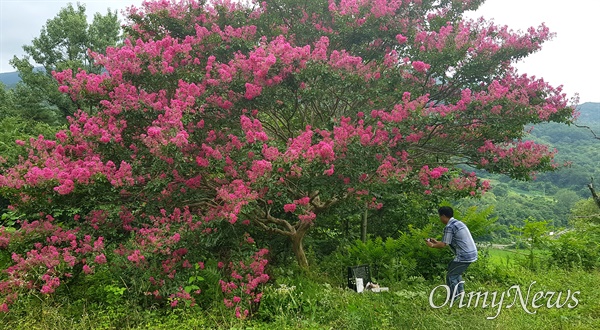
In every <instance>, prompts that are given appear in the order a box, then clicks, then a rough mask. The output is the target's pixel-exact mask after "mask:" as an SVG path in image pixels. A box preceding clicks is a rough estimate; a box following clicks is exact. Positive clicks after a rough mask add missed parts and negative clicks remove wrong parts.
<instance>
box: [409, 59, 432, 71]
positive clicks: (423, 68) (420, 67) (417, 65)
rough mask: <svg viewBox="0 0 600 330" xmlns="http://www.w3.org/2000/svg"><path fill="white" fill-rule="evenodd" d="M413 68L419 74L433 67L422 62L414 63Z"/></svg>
mask: <svg viewBox="0 0 600 330" xmlns="http://www.w3.org/2000/svg"><path fill="white" fill-rule="evenodd" d="M412 67H413V68H414V69H415V70H416V71H418V72H425V71H427V70H428V69H429V68H430V67H431V65H429V64H427V63H424V62H421V61H414V62H412Z"/></svg>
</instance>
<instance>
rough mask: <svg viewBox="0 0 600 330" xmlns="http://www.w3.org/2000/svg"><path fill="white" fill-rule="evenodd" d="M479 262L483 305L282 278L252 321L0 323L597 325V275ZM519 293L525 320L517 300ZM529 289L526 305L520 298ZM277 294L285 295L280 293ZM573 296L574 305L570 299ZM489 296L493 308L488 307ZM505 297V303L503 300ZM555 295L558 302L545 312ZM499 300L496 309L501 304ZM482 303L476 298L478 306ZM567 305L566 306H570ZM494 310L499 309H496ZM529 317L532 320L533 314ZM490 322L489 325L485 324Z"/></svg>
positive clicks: (34, 304)
mask: <svg viewBox="0 0 600 330" xmlns="http://www.w3.org/2000/svg"><path fill="white" fill-rule="evenodd" d="M489 255H490V257H489V259H488V260H489V264H488V266H486V267H484V265H485V261H484V260H481V264H480V265H477V267H472V269H471V268H469V270H468V271H467V273H466V274H465V280H466V287H465V289H466V291H467V293H469V292H481V293H483V292H488V293H489V295H488V300H487V301H488V304H487V305H486V306H484V304H483V302H482V301H481V302H480V303H478V304H475V301H474V300H473V301H472V303H471V304H470V305H467V301H466V300H465V301H464V305H465V306H463V307H462V308H460V307H458V306H453V307H449V306H448V305H444V306H442V307H441V308H433V307H432V306H431V305H430V294H431V292H432V290H433V289H434V288H436V287H437V286H439V285H440V284H443V276H444V274H440V275H439V276H438V277H436V278H434V279H431V280H425V279H423V278H421V277H412V278H408V279H407V280H405V281H402V282H394V283H381V284H382V285H385V286H389V288H390V291H389V292H381V293H372V292H364V293H356V292H354V291H352V290H349V289H347V288H341V287H336V286H332V285H331V284H328V283H327V282H326V281H325V280H324V279H323V278H322V276H320V275H319V274H318V273H317V274H300V273H294V274H288V275H285V276H279V277H277V278H276V279H275V280H274V282H273V283H272V284H271V285H269V286H267V287H265V290H264V297H263V299H262V302H261V306H260V309H259V312H258V313H257V314H256V315H255V316H254V317H253V318H251V319H247V320H238V319H235V318H232V317H231V315H232V311H231V310H228V309H226V308H224V307H223V306H222V304H215V305H214V306H212V307H208V308H207V309H200V308H197V307H195V308H190V307H187V308H178V309H158V308H141V307H139V306H137V305H136V304H135V303H133V302H129V301H120V302H118V303H115V304H112V305H108V306H107V305H97V304H96V305H94V304H88V303H87V302H86V301H83V300H77V301H69V300H68V299H66V298H65V300H60V301H59V300H53V298H50V299H47V300H42V299H38V298H35V297H33V298H32V299H30V300H27V301H22V302H21V303H19V304H17V305H16V306H14V308H13V310H12V311H11V312H10V313H8V314H1V315H0V324H2V325H3V327H4V328H6V329H28V330H34V329H52V330H60V329H427V330H435V329H552V330H559V329H595V328H597V325H598V324H600V304H598V301H600V289H599V288H598V285H597V284H598V283H599V282H600V271H594V272H586V271H583V270H571V271H567V270H563V269H558V268H547V269H544V270H543V271H538V272H536V271H530V270H528V269H526V268H523V267H521V266H520V265H519V263H518V262H515V259H514V256H515V252H513V251H510V250H497V249H493V250H490V251H489ZM514 285H518V286H519V287H520V289H521V291H522V293H523V299H525V302H526V303H525V305H526V306H527V310H528V311H529V312H531V313H528V312H527V311H526V310H525V309H524V308H523V306H522V304H521V303H520V301H519V300H516V303H515V304H514V305H513V306H511V307H510V308H509V307H508V306H509V305H510V303H511V302H513V301H514V299H515V298H516V296H515V295H516V291H515V290H516V289H512V291H511V287H512V286H514ZM530 287H531V293H530V295H529V297H527V296H526V294H527V290H528V289H529V288H530ZM282 288H285V290H283V289H282ZM575 291H578V292H579V293H578V294H577V296H576V297H577V299H578V301H577V303H576V304H575V301H574V300H573V299H572V298H567V297H572V296H573V293H574V292H575ZM494 292H496V296H495V297H496V300H492V295H493V293H494ZM507 292H508V293H510V294H511V296H510V297H509V296H506V294H507ZM537 292H542V293H544V294H547V293H548V292H555V294H554V296H553V298H550V306H549V305H548V300H549V299H548V297H547V296H546V297H544V298H541V299H539V300H536V303H537V305H539V306H538V308H534V307H532V300H533V297H534V296H535V293H537ZM558 292H561V298H560V301H561V302H568V303H571V304H572V305H575V306H572V307H574V308H569V307H568V306H567V305H565V306H563V307H561V308H558V307H556V306H552V302H553V301H554V300H555V299H556V297H557V295H558ZM503 293H504V294H505V296H504V300H503V303H502V305H500V304H499V301H500V297H501V296H502V294H503ZM443 294H444V292H443V291H442V290H440V289H437V290H436V291H435V294H433V296H431V297H432V299H433V302H434V304H435V305H442V304H443V301H444V295H443ZM482 299H483V298H482ZM569 299H570V300H569ZM500 306H502V307H501V308H500ZM534 312H535V313H534ZM490 318H492V319H490Z"/></svg>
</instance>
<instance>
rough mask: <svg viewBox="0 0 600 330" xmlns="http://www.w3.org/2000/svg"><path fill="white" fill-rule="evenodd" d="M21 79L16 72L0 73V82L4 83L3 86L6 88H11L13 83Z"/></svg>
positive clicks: (13, 85)
mask: <svg viewBox="0 0 600 330" xmlns="http://www.w3.org/2000/svg"><path fill="white" fill-rule="evenodd" d="M19 81H21V77H19V73H18V72H4V73H0V82H2V83H3V84H4V86H6V87H8V88H13V87H15V85H16V84H17V83H18V82H19Z"/></svg>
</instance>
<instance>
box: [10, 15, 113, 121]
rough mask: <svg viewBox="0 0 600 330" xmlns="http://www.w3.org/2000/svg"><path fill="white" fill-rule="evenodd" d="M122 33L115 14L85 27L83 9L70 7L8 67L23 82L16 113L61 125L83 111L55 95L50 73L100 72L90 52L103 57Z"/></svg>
mask: <svg viewBox="0 0 600 330" xmlns="http://www.w3.org/2000/svg"><path fill="white" fill-rule="evenodd" d="M120 33H121V28H120V23H119V20H118V18H117V13H116V11H115V12H111V11H110V10H108V11H107V13H106V14H105V15H101V14H100V13H96V14H94V19H93V21H92V23H88V21H87V16H86V13H85V5H84V4H81V3H77V5H76V7H74V6H73V5H72V4H71V3H69V4H68V5H67V6H66V7H64V8H62V9H61V10H60V11H59V12H58V14H57V15H56V16H55V17H54V18H52V19H49V20H48V21H47V22H46V24H45V25H44V26H43V27H42V30H41V32H40V35H39V36H38V37H36V38H34V39H33V41H32V43H31V45H25V46H23V50H24V51H25V53H26V55H25V56H23V57H21V58H18V57H16V56H15V57H13V59H12V60H11V62H10V63H11V65H12V66H13V67H14V68H15V69H16V70H17V71H18V72H19V75H20V77H21V80H22V81H21V82H20V83H19V84H17V86H16V87H15V90H14V92H15V94H16V95H17V96H16V104H15V105H16V107H17V108H18V110H19V111H21V112H22V113H23V116H24V117H25V118H33V119H36V120H40V121H44V122H47V123H55V122H64V121H65V119H66V117H67V116H71V115H73V114H74V113H75V111H76V110H77V109H78V108H81V107H80V106H79V105H78V104H77V103H76V102H73V100H71V98H69V97H68V95H64V94H62V93H60V92H59V91H58V84H57V83H56V81H55V80H54V78H53V77H52V72H53V71H62V70H66V69H72V70H73V72H77V70H84V71H85V72H90V73H91V72H93V73H100V72H101V71H102V67H98V66H95V65H94V63H93V60H92V58H91V57H90V55H89V53H88V52H89V51H90V50H91V51H94V52H97V53H104V51H105V49H106V47H108V46H115V45H117V43H118V42H119V41H120V39H121V36H120ZM86 110H89V109H86ZM53 112H54V113H55V114H54V116H51V114H52V113H53Z"/></svg>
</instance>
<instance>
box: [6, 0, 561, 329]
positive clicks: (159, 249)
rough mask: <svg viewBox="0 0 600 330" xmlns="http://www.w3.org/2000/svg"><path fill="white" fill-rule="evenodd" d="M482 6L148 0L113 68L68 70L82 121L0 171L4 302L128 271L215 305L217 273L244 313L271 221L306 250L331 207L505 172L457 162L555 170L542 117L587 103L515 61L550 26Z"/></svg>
mask: <svg viewBox="0 0 600 330" xmlns="http://www.w3.org/2000/svg"><path fill="white" fill-rule="evenodd" d="M479 4H480V1H421V0H414V1H383V0H381V1H379V0H378V1H364V2H354V1H341V2H339V3H338V2H336V1H323V0H310V1H305V2H297V1H291V0H289V1H288V0H274V1H265V2H261V3H254V4H252V5H251V6H250V7H247V6H245V5H240V4H233V3H229V2H226V1H223V2H214V3H210V4H204V3H202V2H197V1H194V0H190V1H181V2H167V1H155V2H153V1H149V2H145V3H144V4H143V7H142V8H141V9H136V8H132V9H131V10H130V11H129V12H128V23H127V25H126V33H127V38H126V39H125V41H124V43H123V45H121V46H118V47H108V48H107V49H106V52H105V53H98V52H92V53H91V56H92V57H93V59H94V60H95V64H96V65H98V67H101V68H102V70H97V71H96V72H95V73H94V72H92V71H84V70H81V71H78V72H77V71H75V70H73V69H66V70H64V71H55V72H54V73H53V74H54V77H55V78H56V79H57V81H58V83H59V85H60V87H59V90H60V91H61V92H62V93H65V95H69V96H70V97H71V99H72V100H74V101H75V102H76V104H77V105H78V107H79V109H80V111H78V112H77V113H76V114H75V115H74V116H72V117H70V118H69V127H68V129H66V130H61V131H59V132H58V133H56V135H55V136H53V137H50V136H46V137H44V136H39V137H36V138H32V139H30V140H29V141H17V143H18V144H19V145H22V146H26V147H27V148H28V152H29V153H28V157H27V158H23V159H21V160H20V161H19V162H18V164H16V165H14V166H12V167H10V168H7V169H6V170H5V171H4V173H3V175H2V176H0V185H1V186H2V190H3V193H4V195H5V196H6V197H7V198H8V199H9V200H10V202H11V206H10V209H11V210H12V213H11V216H12V217H14V219H15V220H16V219H18V221H13V222H12V223H14V226H11V227H6V226H3V227H2V229H1V230H0V248H2V249H4V250H5V251H6V252H8V253H9V254H10V256H11V257H10V259H11V260H10V261H9V265H8V266H7V268H6V269H5V272H4V275H3V278H2V282H1V283H0V292H2V294H3V297H4V303H3V304H2V305H1V306H2V309H3V310H7V309H8V305H10V304H12V303H15V302H16V301H17V300H18V296H19V294H22V293H38V292H39V293H41V294H43V295H50V294H52V293H54V292H57V291H58V292H61V290H63V287H64V286H63V284H65V283H79V284H81V283H86V282H87V281H91V282H92V283H96V284H99V285H102V286H103V287H104V288H112V289H109V291H110V292H112V293H115V292H117V293H118V292H121V294H122V291H120V285H121V284H120V283H123V284H124V285H125V287H127V288H128V294H129V295H131V296H132V297H135V298H136V299H139V301H140V302H141V303H143V304H145V305H151V304H162V305H166V304H169V305H171V306H173V307H175V306H177V305H179V304H184V303H185V304H189V305H193V304H200V305H205V304H208V302H209V301H211V299H214V298H213V297H214V296H215V295H214V294H210V293H211V290H214V288H215V284H217V283H218V284H220V291H221V292H220V294H222V296H224V298H223V299H222V301H223V302H224V304H225V305H226V306H228V307H231V308H232V309H234V310H235V314H236V316H238V317H242V318H243V317H245V316H248V315H249V314H250V313H253V312H256V310H257V308H258V304H259V302H260V300H261V296H262V293H261V288H260V285H261V284H263V283H265V282H266V281H267V280H268V279H269V276H268V275H267V274H266V273H265V266H266V264H267V252H268V251H267V250H266V249H264V247H265V246H264V245H265V243H266V242H268V237H269V236H271V235H272V234H278V235H282V236H283V237H286V238H288V239H289V242H291V246H292V251H293V253H294V255H295V257H296V259H297V261H298V264H299V265H300V266H301V267H302V268H306V267H308V260H307V257H306V253H305V251H304V244H303V242H304V238H305V237H306V235H307V234H308V233H309V232H310V231H311V230H312V229H313V228H315V227H318V226H319V221H320V219H321V216H322V215H329V216H330V215H331V212H334V211H335V210H336V208H350V209H352V208H354V209H359V208H364V207H367V208H370V209H378V208H381V207H382V206H383V205H382V203H381V201H380V199H382V198H379V199H378V197H377V195H378V194H375V192H379V193H386V192H388V191H394V192H395V193H396V194H398V196H399V197H398V199H396V200H399V199H400V200H402V199H403V200H411V199H413V197H414V198H415V199H421V198H423V197H422V196H427V202H426V203H429V204H426V205H436V204H437V203H438V202H439V201H441V200H442V199H446V198H460V197H464V196H477V195H479V194H480V193H481V192H482V191H485V190H487V188H488V182H487V181H481V180H479V179H478V178H477V176H476V175H475V174H474V173H471V172H466V171H463V170H462V169H461V167H459V165H469V166H472V167H475V168H477V169H480V170H485V171H488V172H490V173H499V174H506V175H508V176H509V177H511V178H517V179H530V178H531V177H532V176H533V175H534V173H536V172H544V171H552V170H554V169H556V167H557V165H556V164H555V163H554V162H553V157H554V152H553V151H551V150H549V149H548V148H547V147H546V146H545V145H543V144H538V143H535V142H533V141H525V140H524V137H525V136H526V131H525V130H524V126H525V125H527V124H535V123H541V122H559V123H569V122H571V120H572V114H573V109H572V108H571V107H570V106H569V105H568V100H567V98H566V96H565V95H564V94H561V91H560V89H559V88H553V87H552V86H549V85H548V84H547V83H545V82H544V81H543V80H539V79H535V78H534V77H529V76H527V75H520V74H518V73H517V72H516V71H515V70H514V69H513V67H512V66H511V65H512V63H514V62H515V61H517V60H519V59H521V58H523V57H525V56H527V55H528V54H530V53H532V52H535V51H536V50H538V49H539V48H540V46H541V44H542V43H543V42H544V41H546V40H548V39H549V38H551V37H552V34H551V33H550V32H549V30H548V29H547V28H546V27H545V26H543V25H542V26H540V27H539V28H537V29H536V28H531V29H529V30H528V31H526V32H515V31H511V30H509V29H508V27H501V26H496V25H494V24H493V23H490V22H487V21H485V20H483V19H481V20H476V21H472V20H464V19H463V18H462V14H463V13H464V12H466V11H468V10H473V9H476V8H477V6H478V5H479ZM356 205H360V206H359V207H356ZM328 212H329V213H328ZM408 221H409V222H410V221H411V220H408ZM415 221H416V220H415ZM321 229H323V227H321ZM257 237H261V238H263V239H262V240H260V241H259V240H256V239H255V238H257ZM7 261H8V260H7ZM113 272H118V273H119V275H118V276H119V277H116V276H114V277H111V276H110V274H112V273H113ZM86 275H88V276H87V277H86ZM213 293H214V292H213Z"/></svg>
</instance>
